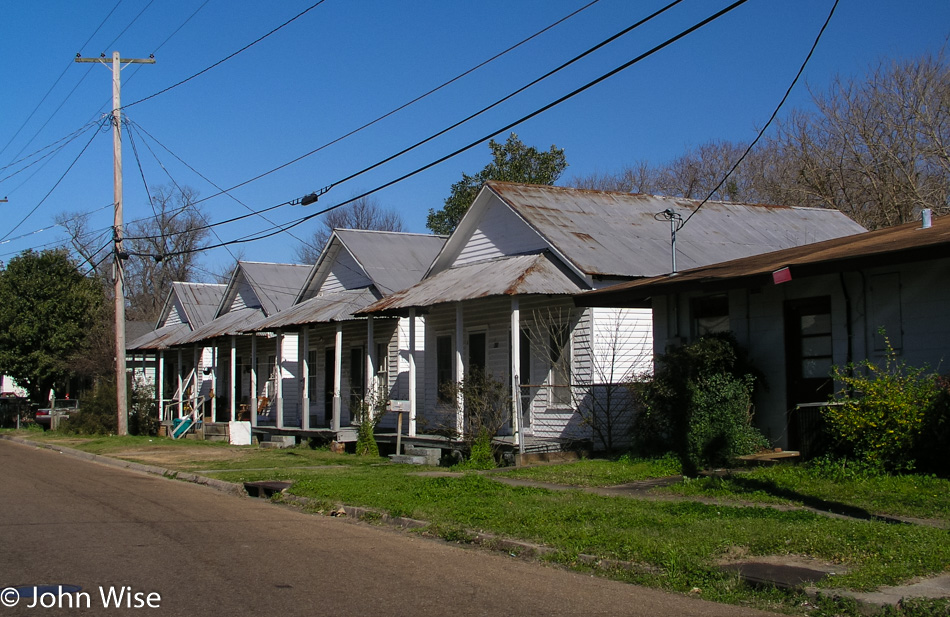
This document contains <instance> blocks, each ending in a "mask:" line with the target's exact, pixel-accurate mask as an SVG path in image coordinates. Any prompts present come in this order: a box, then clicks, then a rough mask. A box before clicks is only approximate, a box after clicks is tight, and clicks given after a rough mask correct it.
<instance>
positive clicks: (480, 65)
mask: <svg viewBox="0 0 950 617" xmlns="http://www.w3.org/2000/svg"><path fill="white" fill-rule="evenodd" d="M599 1H600V0H593V1H592V2H589V3H588V4H585V5H584V6H582V7H581V8H579V9H577V10H576V11H574V12H572V13H569V14H567V15H565V16H564V17H562V18H561V19H559V20H557V21H555V22H554V23H552V24H550V25H548V26H545V27H544V28H542V29H541V30H538V31H537V32H535V33H534V34H532V35H530V36H528V37H527V38H524V39H522V40H520V41H518V42H517V43H515V44H514V45H511V46H510V47H508V48H507V49H505V50H503V51H501V52H498V53H497V54H495V55H494V56H492V57H490V58H488V59H487V60H483V61H482V62H479V63H478V64H476V65H475V66H473V67H471V68H470V69H468V70H466V71H463V72H461V73H459V74H458V75H456V76H455V77H453V78H451V79H449V80H448V81H445V82H443V83H441V84H439V85H438V86H436V87H434V88H432V89H431V90H429V91H428V92H425V93H423V94H420V95H419V96H417V97H415V98H414V99H412V100H410V101H407V102H405V103H403V104H402V105H400V106H398V107H396V108H395V109H392V110H390V111H388V112H386V113H384V114H383V115H381V116H379V117H377V118H375V119H374V120H370V121H369V122H367V123H365V124H363V125H361V126H359V127H357V128H355V129H353V130H351V131H349V132H348V133H344V134H343V135H340V136H339V137H336V138H334V139H331V140H330V141H328V142H326V143H325V144H323V145H321V146H318V147H317V148H314V149H313V150H311V151H309V152H306V153H304V154H301V155H300V156H298V157H297V158H295V159H292V160H290V161H287V162H286V163H282V164H281V165H278V166H277V167H274V168H273V169H269V170H268V171H265V172H264V173H261V174H259V175H257V176H254V177H253V178H250V179H248V180H245V181H244V182H241V183H240V184H235V185H234V186H232V187H230V188H228V189H219V190H220V192H219V193H215V194H213V195H209V196H208V197H205V198H204V199H205V200H207V199H212V198H214V197H217V196H218V195H221V194H223V193H227V192H228V191H233V190H234V189H237V188H240V187H242V186H245V185H247V184H250V183H251V182H256V181H257V180H260V179H261V178H264V177H266V176H269V175H270V174H272V173H274V172H276V171H280V170H281V169H284V168H285V167H289V166H291V165H293V164H294V163H297V162H299V161H302V160H303V159H305V158H307V157H309V156H312V155H314V154H316V153H317V152H320V151H321V150H324V149H326V148H328V147H330V146H332V145H334V144H336V143H339V142H341V141H343V140H344V139H347V138H349V137H352V136H353V135H356V134H357V133H359V132H360V131H363V130H364V129H367V128H369V127H371V126H373V125H374V124H377V123H378V122H381V121H382V120H385V119H386V118H389V117H390V116H392V115H394V114H396V113H398V112H400V111H402V110H403V109H406V108H407V107H409V106H410V105H413V104H415V103H418V102H419V101H421V100H423V99H424V98H426V97H428V96H430V95H432V94H435V93H436V92H438V91H439V90H442V89H443V88H445V87H447V86H449V85H451V84H453V83H455V82H456V81H458V80H460V79H462V78H463V77H466V76H467V75H470V74H471V73H473V72H475V71H477V70H478V69H480V68H482V67H484V66H486V65H487V64H489V63H491V62H494V61H495V60H497V59H498V58H501V57H502V56H504V55H505V54H508V53H509V52H511V51H513V50H515V49H517V48H518V47H520V46H522V45H524V44H525V43H527V42H529V41H531V40H533V39H535V38H537V37H538V36H540V35H542V34H544V33H545V32H547V31H548V30H550V29H552V28H554V27H555V26H558V25H560V24H561V23H563V22H565V21H567V20H568V19H570V18H572V17H574V16H575V15H577V14H578V13H580V12H581V11H584V10H586V9H588V8H590V7H591V6H593V5H594V4H596V3H597V2H599ZM674 4H675V3H674ZM664 10H665V9H664Z"/></svg>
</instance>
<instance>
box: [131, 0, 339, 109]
mask: <svg viewBox="0 0 950 617" xmlns="http://www.w3.org/2000/svg"><path fill="white" fill-rule="evenodd" d="M323 2H324V0H319V1H318V2H316V3H314V4H312V5H310V6H309V7H307V8H305V9H304V10H302V11H301V12H299V13H297V14H296V15H295V16H293V17H291V18H290V19H288V20H287V21H285V22H284V23H282V24H281V25H279V26H277V27H276V28H274V29H273V30H271V31H270V32H268V33H267V34H265V35H263V36H261V37H259V38H257V39H255V40H253V41H251V42H250V43H248V44H247V45H245V46H244V47H242V48H241V49H239V50H237V51H236V52H234V53H232V54H230V55H228V56H226V57H224V58H222V59H221V60H218V61H217V62H215V63H214V64H212V65H211V66H209V67H207V68H205V69H202V70H200V71H198V72H197V73H195V74H194V75H192V76H191V77H186V78H185V79H183V80H181V81H179V82H178V83H175V84H172V85H170V86H168V87H167V88H164V89H162V90H159V91H158V92H156V93H154V94H150V95H148V96H146V97H145V98H142V99H139V100H137V101H133V102H131V103H129V104H127V105H123V106H122V107H123V109H128V108H129V107H132V106H133V105H138V104H139V103H144V102H145V101H148V100H149V99H153V98H155V97H156V96H159V95H161V94H165V93H166V92H168V91H169V90H173V89H175V88H177V87H178V86H181V85H183V84H186V83H188V82H189V81H191V80H192V79H194V78H195V77H198V76H199V75H203V74H204V73H207V72H208V71H210V70H211V69H213V68H215V67H216V66H219V65H221V64H224V63H225V62H227V61H228V60H230V59H231V58H233V57H234V56H236V55H238V54H240V53H241V52H243V51H246V50H248V49H250V48H251V47H253V46H254V45H257V44H258V43H260V42H261V41H263V40H264V39H266V38H267V37H269V36H270V35H272V34H274V33H275V32H277V31H278V30H280V29H281V28H284V27H285V26H287V25H289V24H291V23H293V22H294V21H296V20H298V19H300V18H301V17H303V16H304V15H306V14H307V13H309V12H310V11H312V10H313V9H315V8H317V7H318V6H320V5H321V4H323Z"/></svg>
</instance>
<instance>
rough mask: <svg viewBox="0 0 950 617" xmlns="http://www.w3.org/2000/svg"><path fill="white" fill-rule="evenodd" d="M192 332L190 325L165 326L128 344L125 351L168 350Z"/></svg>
mask: <svg viewBox="0 0 950 617" xmlns="http://www.w3.org/2000/svg"><path fill="white" fill-rule="evenodd" d="M190 332H191V329H190V328H189V327H188V324H184V323H176V324H172V325H170V326H163V327H161V328H158V329H157V330H152V331H151V332H148V333H146V334H143V335H142V336H140V337H138V338H136V339H134V340H132V341H130V342H128V343H126V345H125V349H126V350H127V351H146V350H157V349H168V348H169V347H171V346H173V345H176V344H177V343H178V341H180V340H181V338H182V337H184V336H186V335H188V334H189V333H190Z"/></svg>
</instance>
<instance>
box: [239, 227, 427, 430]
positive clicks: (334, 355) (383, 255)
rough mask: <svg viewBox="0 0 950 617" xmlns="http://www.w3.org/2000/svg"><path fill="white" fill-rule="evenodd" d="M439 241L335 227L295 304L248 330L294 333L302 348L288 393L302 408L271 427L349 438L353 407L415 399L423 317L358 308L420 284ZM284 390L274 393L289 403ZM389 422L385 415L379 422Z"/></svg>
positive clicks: (285, 336)
mask: <svg viewBox="0 0 950 617" xmlns="http://www.w3.org/2000/svg"><path fill="white" fill-rule="evenodd" d="M444 244H445V238H444V237H442V236H433V235H429V234H414V233H399V232H386V231H369V230H353V229H337V230H334V231H333V234H332V235H331V237H330V239H329V241H328V242H327V245H326V247H325V248H324V250H323V252H322V253H321V255H320V258H319V259H318V260H317V263H316V264H315V265H314V266H313V268H312V270H311V271H310V273H309V275H308V276H307V278H306V281H305V282H304V284H303V286H302V287H301V289H300V291H299V293H298V294H297V297H296V299H295V302H294V304H293V306H290V307H288V308H286V309H284V310H282V311H280V312H278V313H276V314H274V315H271V316H269V317H268V318H266V319H264V320H261V321H257V322H255V323H254V324H252V325H251V326H249V327H248V328H247V331H248V332H258V333H270V334H271V335H273V336H274V337H276V339H277V341H285V340H290V339H289V338H288V336H293V337H294V339H295V340H296V341H297V344H298V347H299V349H298V350H295V353H296V354H297V357H299V358H300V362H301V368H300V371H299V373H298V383H297V384H296V386H295V387H294V388H293V389H292V391H293V392H294V393H295V395H296V396H297V397H298V400H297V401H295V405H299V406H300V408H301V409H304V410H306V412H305V413H303V414H302V415H301V416H300V417H299V418H294V419H293V420H290V419H288V418H287V417H286V414H285V415H284V416H281V415H278V417H277V422H276V423H275V428H276V429H292V428H297V429H301V430H303V431H310V430H325V431H328V432H330V433H333V438H334V439H339V440H347V439H350V438H352V437H353V435H352V434H351V433H352V432H353V431H352V429H347V428H346V427H348V426H349V425H350V423H351V421H352V420H353V416H354V411H355V409H354V407H355V405H358V404H360V403H361V402H363V401H368V402H371V403H372V402H376V401H385V400H412V399H414V398H415V396H416V391H410V387H409V382H410V377H409V375H410V373H411V372H413V371H415V370H422V368H423V366H424V357H423V355H422V353H421V352H422V348H423V339H422V332H423V320H422V318H421V317H416V318H414V319H411V320H410V319H408V318H403V317H383V318H376V317H374V316H369V317H367V316H365V315H363V316H356V315H355V313H356V312H357V311H358V310H359V309H362V308H365V307H366V306H368V305H370V304H372V303H374V302H376V301H377V300H379V299H381V298H384V297H386V296H388V295H390V294H392V293H393V292H395V291H398V290H400V289H404V288H406V287H410V286H412V285H414V284H415V283H417V282H419V280H420V279H421V278H422V276H423V275H424V274H425V272H426V270H427V269H428V268H429V266H430V265H431V263H432V260H433V259H434V258H435V256H436V255H437V254H438V253H439V251H440V250H441V249H442V246H443V245H444ZM288 391H289V390H288V388H287V387H286V386H285V387H283V388H282V389H281V391H280V392H279V394H278V396H280V397H282V398H283V400H285V401H286V400H287V396H288V395H287V392H288ZM286 405H287V403H286V402H285V403H284V406H285V407H286ZM394 422H395V419H394V418H392V417H386V418H384V419H383V425H382V426H384V427H385V426H388V425H391V424H393V423H394ZM342 433H347V434H346V435H343V434H342Z"/></svg>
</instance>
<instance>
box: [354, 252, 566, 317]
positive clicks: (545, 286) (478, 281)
mask: <svg viewBox="0 0 950 617" xmlns="http://www.w3.org/2000/svg"><path fill="white" fill-rule="evenodd" d="M581 289H583V288H582V287H581V286H580V285H579V284H578V282H577V281H576V280H575V279H574V277H572V276H571V275H570V274H568V273H567V272H565V270H564V269H563V268H561V267H559V266H558V264H557V263H556V262H555V260H554V259H553V258H552V256H551V255H550V253H548V252H546V251H545V252H543V253H538V254H534V255H517V256H514V257H504V258H500V259H493V260H490V261H481V262H478V263H474V264H469V265H465V266H459V267H457V268H449V269H448V270H443V271H441V272H439V273H437V274H434V275H432V276H430V277H429V278H427V279H424V280H423V281H422V282H420V283H419V284H418V285H414V286H413V287H410V288H409V289H405V290H403V291H399V292H396V293H394V294H393V295H391V296H388V297H386V298H383V299H382V300H380V301H378V302H376V303H374V304H372V305H370V306H369V307H367V308H366V309H364V310H362V311H357V314H358V315H360V314H367V313H385V312H388V311H402V310H405V309H409V308H412V307H423V306H431V305H434V304H442V303H444V302H461V301H463V300H474V299H475V298H485V297H489V296H515V295H522V294H546V295H573V294H575V293H577V292H579V291H580V290H581Z"/></svg>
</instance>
